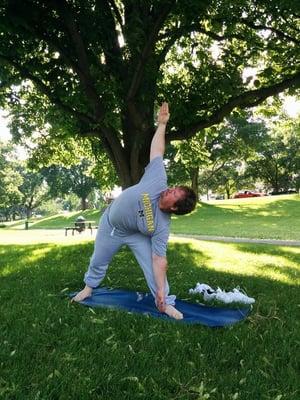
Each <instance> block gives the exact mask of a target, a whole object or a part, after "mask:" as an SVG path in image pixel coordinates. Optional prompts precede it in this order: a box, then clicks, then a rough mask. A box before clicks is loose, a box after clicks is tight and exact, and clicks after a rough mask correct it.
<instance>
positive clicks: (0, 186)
mask: <svg viewBox="0 0 300 400" xmlns="http://www.w3.org/2000/svg"><path fill="white" fill-rule="evenodd" d="M14 160H16V155H15V152H14V148H13V146H12V145H11V144H5V143H2V142H0V213H1V214H2V215H3V216H4V217H5V219H6V220H8V219H10V218H12V219H15V217H16V214H17V213H19V211H20V202H21V196H22V195H21V192H20V191H19V189H18V186H19V185H21V183H22V181H23V179H22V176H21V175H20V173H19V172H18V171H17V170H16V165H17V163H16V161H14Z"/></svg>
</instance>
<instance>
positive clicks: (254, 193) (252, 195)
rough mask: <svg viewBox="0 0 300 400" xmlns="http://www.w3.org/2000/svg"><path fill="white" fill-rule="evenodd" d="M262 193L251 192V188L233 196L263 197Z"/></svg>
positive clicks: (238, 197)
mask: <svg viewBox="0 0 300 400" xmlns="http://www.w3.org/2000/svg"><path fill="white" fill-rule="evenodd" d="M261 196H263V194H262V193H257V192H251V191H250V190H245V191H244V192H239V193H236V194H235V195H234V196H233V198H234V199H243V198H245V197H261Z"/></svg>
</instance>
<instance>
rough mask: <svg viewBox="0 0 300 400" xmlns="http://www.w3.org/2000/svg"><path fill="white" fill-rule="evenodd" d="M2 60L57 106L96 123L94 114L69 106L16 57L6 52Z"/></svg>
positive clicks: (86, 121) (80, 118)
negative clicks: (17, 60) (6, 54)
mask: <svg viewBox="0 0 300 400" xmlns="http://www.w3.org/2000/svg"><path fill="white" fill-rule="evenodd" d="M0 60H3V61H4V62H5V63H7V64H9V65H10V66H12V67H14V68H15V69H16V70H17V71H18V72H19V74H20V75H21V77H22V78H23V79H29V80H30V81H32V82H33V83H34V84H35V85H36V86H37V87H38V89H39V90H40V91H41V93H43V94H44V95H45V96H47V98H48V99H49V100H50V101H51V102H52V103H53V104H55V105H56V106H58V107H59V108H60V109H61V110H62V111H66V112H67V113H68V114H70V115H73V116H74V117H76V118H78V119H79V120H81V121H82V122H84V123H88V124H91V123H95V119H94V118H93V116H92V115H89V114H84V113H81V112H79V111H76V110H75V109H73V108H71V107H69V106H68V105H67V104H64V103H63V102H62V101H61V100H60V99H59V98H58V97H57V96H55V95H54V93H52V92H51V89H50V88H49V87H48V86H47V85H45V84H44V82H43V81H42V80H41V79H40V78H38V77H37V76H35V75H33V74H32V73H31V71H29V69H27V68H26V67H25V66H24V65H21V63H17V62H16V60H15V58H14V59H10V58H9V57H7V56H5V55H4V54H0Z"/></svg>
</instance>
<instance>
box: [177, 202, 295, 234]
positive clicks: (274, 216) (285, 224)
mask: <svg viewBox="0 0 300 400" xmlns="http://www.w3.org/2000/svg"><path fill="white" fill-rule="evenodd" d="M171 229H172V232H173V233H188V234H196V235H213V236H214V235H215V236H231V237H248V238H265V239H283V240H300V196H298V195H287V196H270V197H260V198H251V199H234V200H224V201H222V200H221V201H214V202H209V203H201V204H200V205H199V206H198V207H197V210H196V211H195V212H193V213H192V214H189V215H186V216H181V217H174V218H173V221H172V228H171Z"/></svg>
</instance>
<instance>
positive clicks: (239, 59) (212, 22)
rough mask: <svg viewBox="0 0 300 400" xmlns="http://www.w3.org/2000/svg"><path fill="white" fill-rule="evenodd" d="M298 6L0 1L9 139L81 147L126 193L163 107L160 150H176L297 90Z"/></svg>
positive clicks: (0, 73) (261, 1)
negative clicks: (238, 112) (236, 113)
mask: <svg viewBox="0 0 300 400" xmlns="http://www.w3.org/2000/svg"><path fill="white" fill-rule="evenodd" d="M298 6H299V4H298V2H297V1H293V0H238V1H234V2H233V1H231V0H222V1H217V0H215V1H208V0H204V1H202V0H201V1H200V0H180V1H179V0H177V1H176V0H175V1H174V0H72V1H71V0H47V1H43V0H1V2H0V81H1V86H0V88H1V91H0V105H1V106H2V107H6V108H9V109H10V112H11V115H12V116H13V120H12V131H13V133H14V136H15V137H16V138H18V137H26V136H31V135H32V134H34V133H35V134H36V132H39V135H40V137H41V138H42V139H43V140H44V142H46V143H47V146H48V147H49V148H50V147H51V145H52V144H53V143H57V142H58V141H66V140H67V139H68V138H69V137H73V138H75V139H76V138H88V139H89V140H90V141H91V142H92V145H93V148H94V151H95V153H97V152H103V151H105V152H106V154H107V155H108V157H109V158H110V160H111V162H112V163H113V165H114V167H115V170H116V172H117V174H118V176H119V179H120V182H121V184H122V186H123V187H127V186H129V185H131V184H133V183H135V182H137V180H138V179H139V178H140V176H141V174H142V172H143V168H144V166H145V165H146V164H147V162H148V156H149V147H150V143H151V139H152V136H153V133H154V129H155V126H154V114H155V108H156V106H157V103H158V102H161V101H162V100H167V101H168V102H169V103H170V107H171V119H170V122H169V128H168V129H169V135H168V141H172V140H175V139H176V140H183V139H189V138H192V137H193V136H195V135H196V134H197V133H198V132H200V131H202V130H203V129H205V128H208V127H210V126H212V125H214V124H218V123H219V122H221V121H222V120H223V118H224V117H226V116H228V115H229V114H230V113H231V112H232V110H234V109H235V108H236V107H239V108H247V107H253V106H256V105H258V104H260V103H262V102H263V101H264V100H266V99H267V98H268V97H269V96H274V95H277V94H278V93H280V92H282V91H284V90H286V89H289V90H290V91H291V92H292V91H293V90H295V89H297V88H299V85H300V71H299V44H300V23H299V21H300V19H299V7H298ZM251 68H253V71H254V72H255V73H253V74H252V76H250V75H249V74H248V76H247V75H246V74H245V73H246V72H247V71H248V72H249V71H251Z"/></svg>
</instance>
